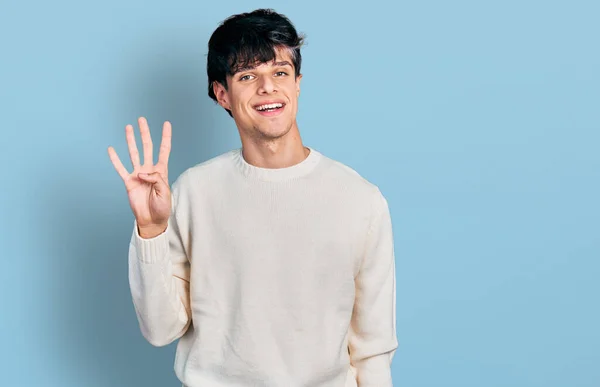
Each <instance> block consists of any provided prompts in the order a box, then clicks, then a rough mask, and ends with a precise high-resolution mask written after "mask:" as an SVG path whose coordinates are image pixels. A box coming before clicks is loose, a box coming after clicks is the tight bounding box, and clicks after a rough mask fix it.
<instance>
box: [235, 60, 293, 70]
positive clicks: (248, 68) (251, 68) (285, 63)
mask: <svg viewBox="0 0 600 387" xmlns="http://www.w3.org/2000/svg"><path fill="white" fill-rule="evenodd" d="M284 66H290V67H293V66H292V64H291V63H290V62H288V61H287V60H284V61H281V62H275V63H273V65H272V67H284ZM255 68H256V66H246V67H242V68H240V69H239V70H238V71H237V72H238V73H241V72H243V71H249V70H253V69H255Z"/></svg>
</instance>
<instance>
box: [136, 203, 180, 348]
mask: <svg viewBox="0 0 600 387" xmlns="http://www.w3.org/2000/svg"><path fill="white" fill-rule="evenodd" d="M172 198H173V201H172V208H173V210H172V211H171V217H170V218H169V221H168V225H167V229H166V230H165V231H164V232H163V233H162V234H160V235H158V236H156V237H154V238H148V239H145V238H142V237H141V236H140V234H139V230H138V225H137V222H135V221H134V230H133V235H132V237H131V242H130V244H129V286H130V290H131V296H132V299H133V305H134V307H135V312H136V315H137V319H138V323H139V326H140V330H141V332H142V335H143V336H144V338H145V339H146V340H148V342H149V343H150V344H152V345H154V346H157V347H158V346H165V345H168V344H171V343H172V342H174V341H175V340H177V339H179V338H180V337H181V336H183V334H184V333H185V332H186V331H187V329H188V327H189V325H190V323H191V321H192V319H191V307H190V295H189V291H190V286H189V283H190V263H189V260H188V257H187V255H186V250H185V248H184V243H183V241H182V234H181V230H180V229H179V227H178V223H177V219H176V214H175V199H174V198H175V194H173V195H172Z"/></svg>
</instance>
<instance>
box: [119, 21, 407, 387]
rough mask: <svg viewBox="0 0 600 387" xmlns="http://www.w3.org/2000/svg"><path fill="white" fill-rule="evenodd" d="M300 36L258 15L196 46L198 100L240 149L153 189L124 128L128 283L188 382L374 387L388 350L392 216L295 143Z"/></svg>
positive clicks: (154, 337) (336, 168)
mask: <svg viewBox="0 0 600 387" xmlns="http://www.w3.org/2000/svg"><path fill="white" fill-rule="evenodd" d="M301 45H302V37H301V36H299V35H298V33H297V32H296V30H295V28H294V27H293V25H292V24H291V23H290V21H289V20H288V19H287V18H286V17H284V16H282V15H280V14H277V13H275V12H273V11H270V10H256V11H254V12H251V13H245V14H240V15H234V16H232V17H230V18H229V19H227V20H225V21H224V22H223V23H222V24H221V25H220V26H219V27H218V28H217V29H216V30H215V32H214V33H213V35H212V37H211V38H210V41H209V53H208V66H207V69H208V79H209V95H210V97H211V98H213V99H214V100H215V101H217V102H218V103H219V105H221V106H222V107H223V108H224V109H226V111H227V112H228V113H229V114H230V115H231V117H233V119H234V120H235V123H236V126H237V128H238V130H239V135H240V139H241V143H242V147H241V148H239V149H236V150H232V151H229V152H227V153H224V154H222V155H220V156H218V157H215V158H213V159H211V160H208V161H205V162H203V163H199V164H198V165H196V166H193V167H191V168H189V169H187V170H186V171H185V172H184V173H182V174H181V176H180V177H179V178H177V179H176V181H175V182H174V183H173V185H172V190H171V189H170V187H169V183H168V170H167V164H168V158H169V153H170V147H171V126H170V124H169V123H168V122H165V124H164V127H163V137H162V143H161V148H160V154H159V156H158V162H157V164H154V162H153V157H152V142H151V138H150V133H149V129H148V125H147V122H146V120H145V119H143V118H140V119H139V126H140V132H141V137H142V143H143V151H144V161H143V164H142V163H140V160H139V153H138V150H137V149H136V145H135V139H134V134H133V127H132V126H131V125H127V127H126V138H127V143H128V144H129V153H130V156H131V161H132V163H133V168H134V170H133V172H132V173H131V174H130V173H129V172H128V171H127V170H126V169H125V167H124V166H123V164H122V163H121V161H120V160H119V158H118V157H117V155H116V153H115V151H114V149H113V148H112V147H111V148H109V155H110V158H111V160H112V162H113V164H114V166H115V168H116V170H117V171H118V172H119V174H120V176H121V177H122V178H123V180H124V182H125V186H126V188H127V192H128V196H129V202H130V205H131V208H132V211H133V213H134V215H135V222H134V228H133V234H132V239H131V244H130V250H129V269H130V271H129V280H130V286H131V293H132V297H133V303H134V306H135V311H136V313H137V317H138V320H139V324H140V328H141V332H142V334H143V335H144V337H145V338H146V339H147V340H148V341H149V342H150V343H151V344H153V345H155V346H164V345H167V344H170V343H172V342H173V341H175V340H177V339H179V342H178V346H177V354H176V358H175V372H176V375H177V377H178V378H179V379H180V380H181V382H182V383H183V385H184V386H187V387H233V386H265V387H351V386H352V387H356V386H358V387H389V386H392V379H391V372H390V363H391V360H392V356H393V354H394V352H395V350H396V348H397V345H398V342H397V340H396V328H395V307H396V304H395V303H396V298H395V291H396V287H395V264H394V250H393V237H392V223H391V219H390V212H389V209H388V204H387V201H386V199H385V198H384V197H383V195H382V193H381V192H380V190H379V189H378V188H377V186H375V185H373V184H372V183H370V182H368V181H366V180H365V179H364V178H362V177H361V176H360V175H358V173H356V172H355V171H354V170H352V169H350V168H349V167H347V166H345V165H343V164H341V163H339V162H337V161H334V160H332V159H330V158H328V157H326V156H325V155H323V154H321V153H319V152H318V151H317V150H316V149H314V148H312V147H308V146H304V145H303V143H302V140H301V138H300V134H299V131H298V125H297V123H296V112H297V109H298V95H299V93H300V80H301V78H302V75H301V73H300V67H301V66H300V65H301V54H300V46H301Z"/></svg>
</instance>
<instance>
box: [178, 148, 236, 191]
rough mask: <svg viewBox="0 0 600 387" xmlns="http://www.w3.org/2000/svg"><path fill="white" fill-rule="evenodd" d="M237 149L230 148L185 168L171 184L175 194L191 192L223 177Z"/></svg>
mask: <svg viewBox="0 0 600 387" xmlns="http://www.w3.org/2000/svg"><path fill="white" fill-rule="evenodd" d="M235 151H236V150H235V149H234V150H229V151H227V152H223V153H221V154H219V155H217V156H213V157H211V158H209V159H207V160H205V161H202V162H199V163H197V164H195V165H193V166H191V167H188V168H187V169H185V170H184V171H183V172H182V173H181V174H180V175H179V176H178V177H177V178H176V179H175V180H174V181H173V183H172V184H171V190H172V192H173V193H174V194H176V195H179V194H181V193H190V192H193V191H196V190H197V189H198V188H199V187H201V186H203V185H205V184H206V182H207V181H214V180H215V179H216V178H219V177H222V176H223V175H224V173H223V172H224V171H225V170H227V169H228V168H231V160H232V157H233V155H234V152H235Z"/></svg>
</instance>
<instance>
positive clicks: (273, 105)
mask: <svg viewBox="0 0 600 387" xmlns="http://www.w3.org/2000/svg"><path fill="white" fill-rule="evenodd" d="M280 107H283V104H282V103H271V104H267V105H260V106H257V107H256V110H267V109H276V108H280Z"/></svg>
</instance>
